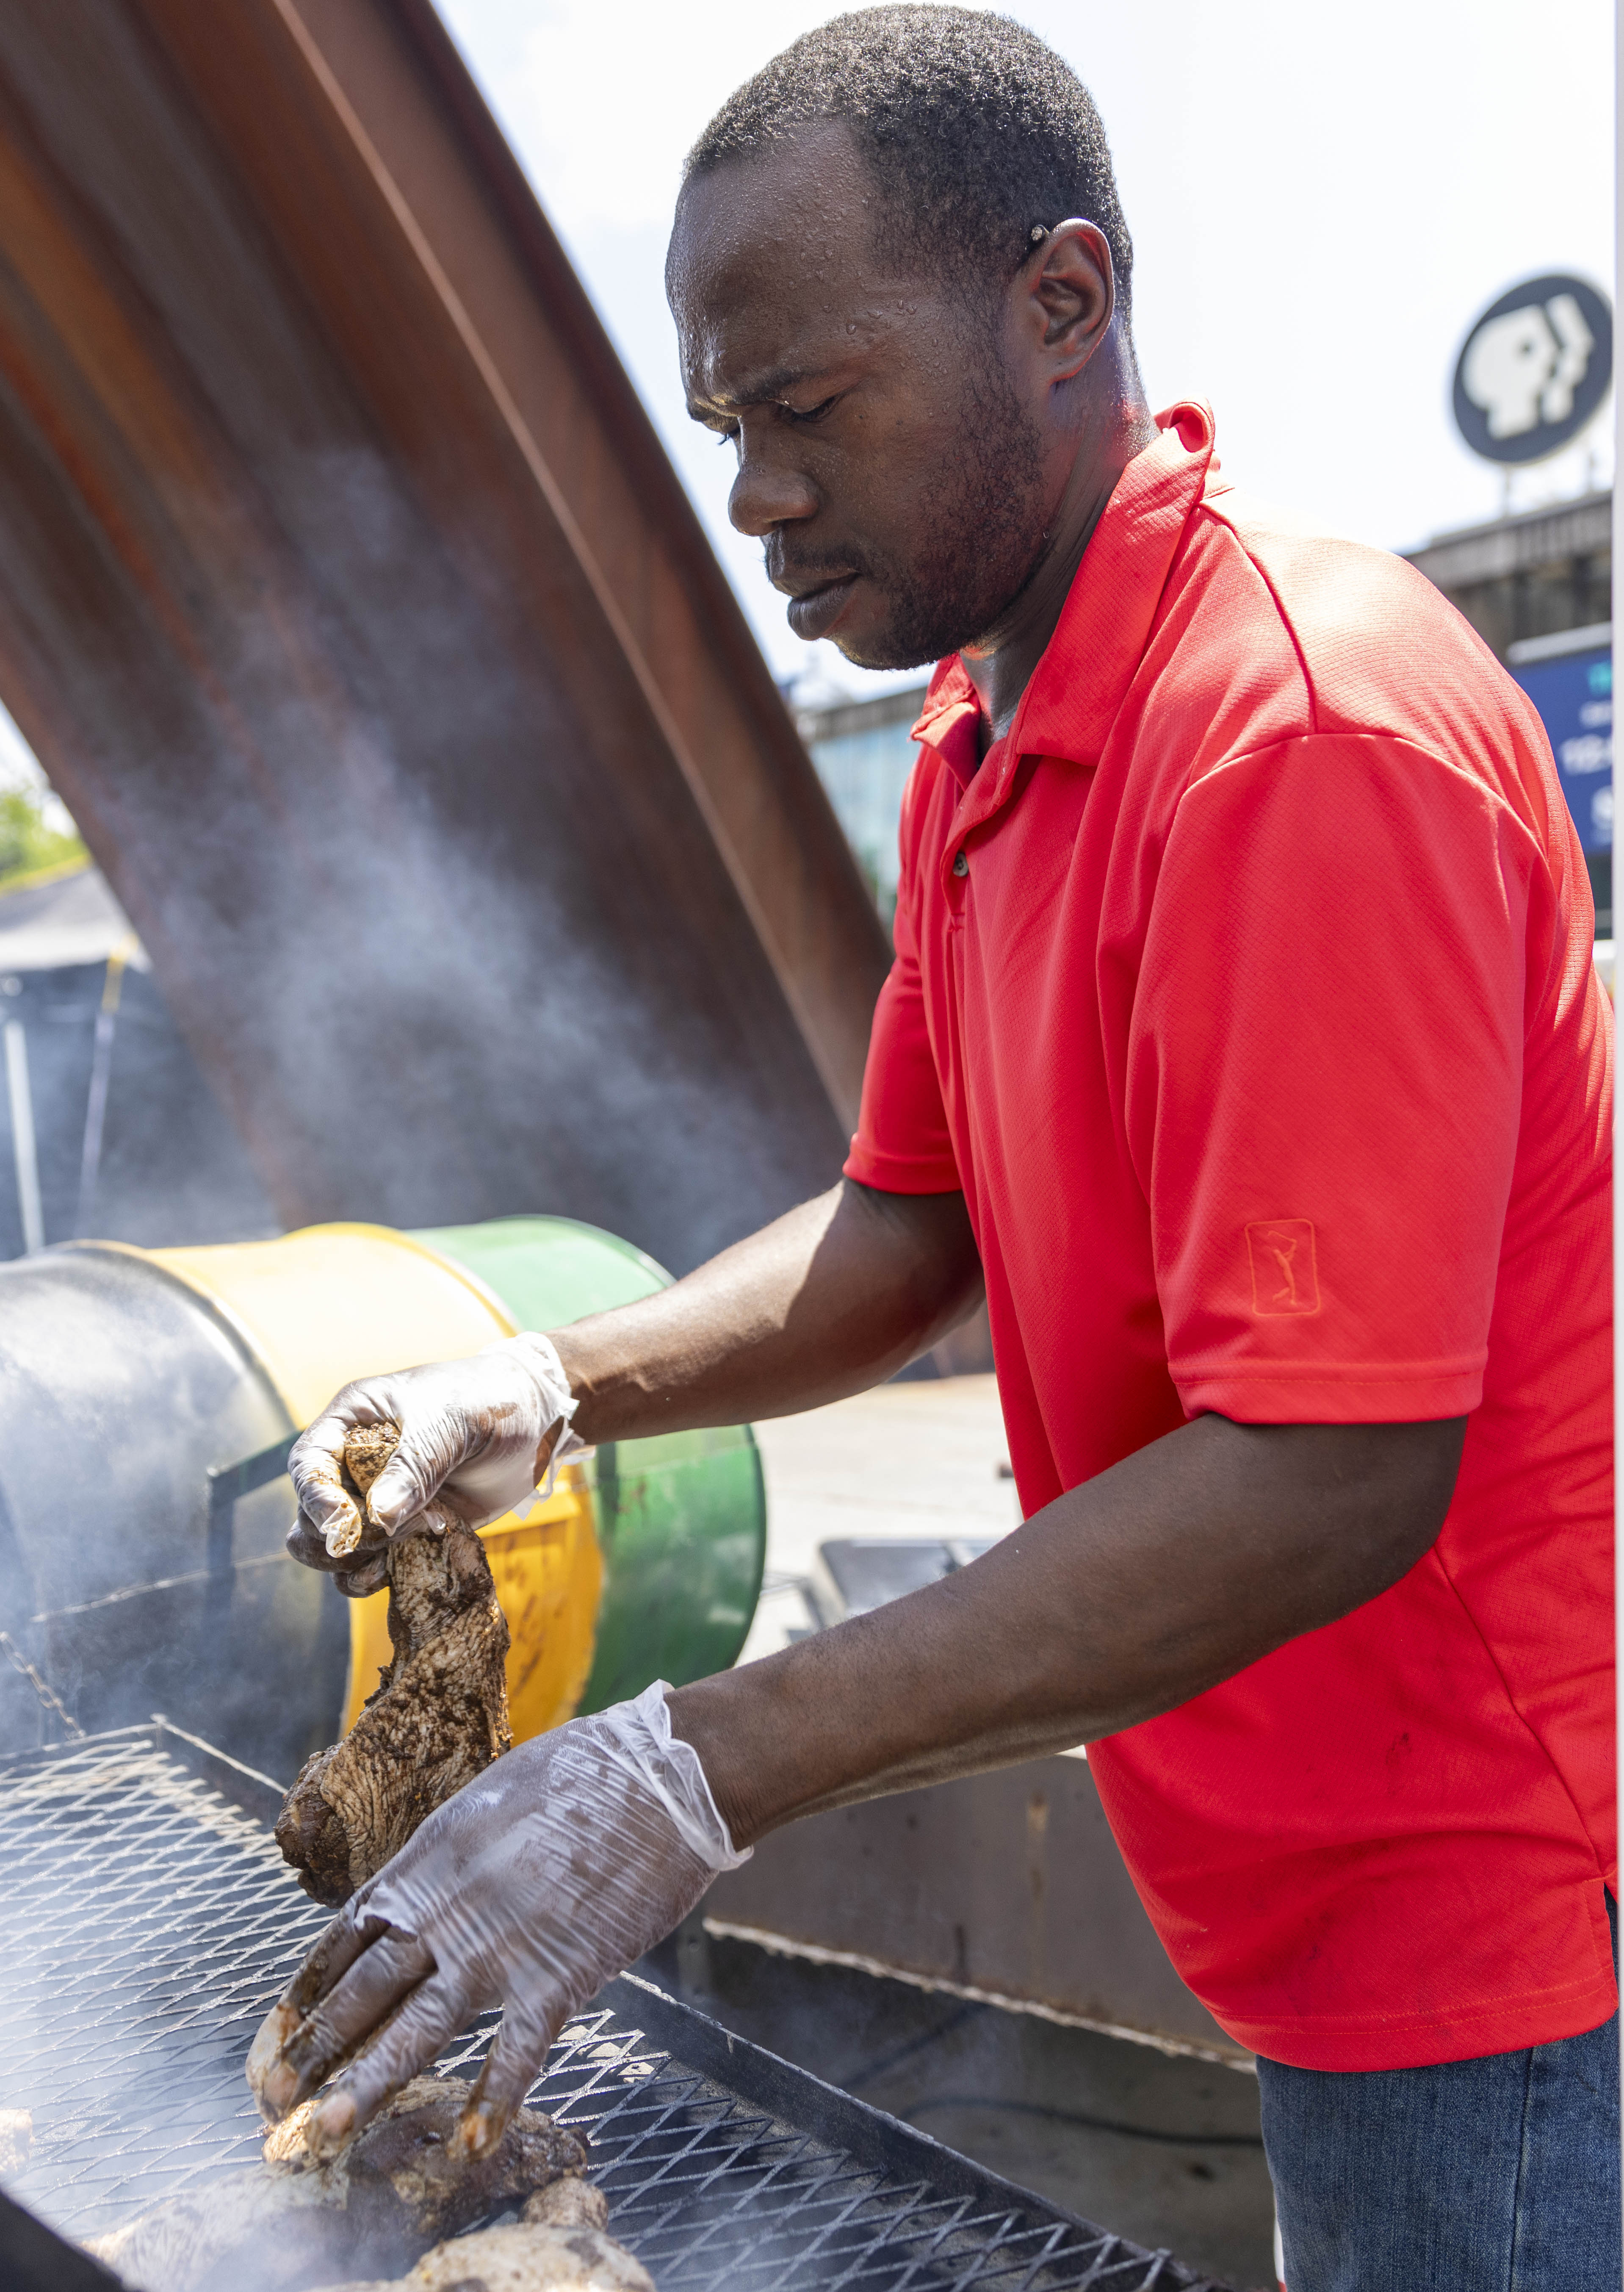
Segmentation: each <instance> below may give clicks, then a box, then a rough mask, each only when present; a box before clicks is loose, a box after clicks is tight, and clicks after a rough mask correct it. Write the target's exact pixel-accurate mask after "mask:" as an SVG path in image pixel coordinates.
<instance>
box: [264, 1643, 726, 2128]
mask: <svg viewBox="0 0 1624 2292" xmlns="http://www.w3.org/2000/svg"><path fill="white" fill-rule="evenodd" d="M665 1696H666V1684H665V1682H664V1681H663V1680H656V1681H655V1684H654V1685H653V1686H652V1687H650V1688H647V1689H646V1690H645V1691H644V1692H643V1693H642V1694H641V1695H639V1697H638V1698H637V1699H636V1701H635V1702H631V1703H617V1704H615V1706H614V1707H613V1708H612V1709H610V1710H607V1711H601V1712H599V1713H598V1714H597V1715H596V1716H595V1717H593V1718H591V1719H572V1720H571V1721H570V1722H569V1723H568V1724H567V1726H564V1727H559V1728H557V1729H555V1730H554V1731H552V1732H551V1734H547V1735H538V1736H536V1737H535V1739H533V1740H532V1741H530V1742H528V1743H521V1744H519V1746H518V1747H517V1748H516V1749H514V1750H511V1751H510V1752H508V1754H507V1755H506V1756H505V1757H503V1758H501V1759H498V1760H497V1761H496V1763H495V1764H494V1766H491V1767H488V1768H487V1769H486V1771H485V1773H484V1774H482V1775H479V1776H478V1777H476V1779H475V1780H473V1781H472V1782H470V1783H465V1784H464V1785H463V1787H462V1789H461V1790H460V1791H458V1792H456V1793H455V1795H454V1796H453V1797H451V1798H448V1799H447V1800H446V1802H445V1804H444V1805H443V1806H440V1807H438V1808H437V1809H436V1810H435V1812H433V1813H432V1814H431V1815H430V1817H429V1818H428V1820H427V1821H426V1822H424V1823H423V1825H422V1828H421V1829H419V1830H418V1831H417V1832H416V1833H415V1834H414V1836H412V1837H411V1838H409V1839H408V1840H407V1842H406V1844H405V1845H404V1846H403V1847H402V1848H401V1850H400V1852H399V1853H398V1854H397V1855H396V1856H395V1857H394V1858H393V1860H391V1861H389V1862H386V1863H385V1865H384V1866H383V1868H382V1870H380V1871H379V1873H378V1874H377V1876H376V1877H374V1878H372V1879H369V1880H368V1881H367V1883H366V1884H365V1885H364V1886H362V1887H361V1888H360V1889H359V1891H358V1893H356V1894H355V1896H354V1897H353V1898H352V1900H351V1901H349V1902H347V1903H346V1904H345V1906H344V1908H343V1909H342V1910H341V1911H340V1913H339V1915H338V1917H336V1918H335V1919H334V1922H333V1924H332V1925H330V1926H329V1927H328V1928H327V1931H326V1933H325V1934H324V1935H323V1936H322V1938H321V1940H320V1941H318V1943H317V1945H316V1947H315V1949H313V1950H312V1951H311V1952H310V1957H308V1958H307V1959H306V1960H305V1963H304V1965H302V1967H301V1969H300V1971H299V1973H297V1974H296V1975H295V1976H294V1978H293V1982H292V1984H291V1985H290V1987H289V1988H288V1989H287V1991H286V1993H285V1996H284V1997H283V1999H282V2002H281V2003H280V2005H278V2006H276V2007H275V2008H274V2010H273V2011H272V2013H271V2014H270V2015H269V2018H268V2019H267V2021H266V2022H265V2023H264V2025H263V2027H262V2028H261V2030H260V2033H259V2035H258V2037H257V2038H255V2039H254V2043H253V2051H252V2052H251V2053H250V2054H249V2056H248V2081H249V2084H250V2085H251V2086H253V2090H254V2096H255V2098H256V2099H257V2101H258V2102H259V2104H260V2107H261V2110H262V2111H263V2112H264V2114H265V2115H266V2116H267V2117H268V2118H270V2119H271V2121H272V2122H273V2123H275V2122H276V2121H277V2120H278V2119H279V2118H283V2117H285V2115H286V2114H287V2112H288V2110H290V2109H293V2108H294V2107H296V2106H297V2104H298V2103H299V2102H301V2101H302V2100H303V2099H304V2097H305V2096H306V2094H310V2093H312V2092H314V2090H315V2089H316V2087H317V2086H318V2085H319V2084H320V2083H321V2082H322V2080H323V2078H326V2077H327V2076H328V2075H330V2074H331V2072H332V2070H334V2067H335V2066H336V2064H337V2063H339V2062H342V2061H344V2060H346V2059H347V2058H348V2057H349V2056H350V2054H353V2053H354V2052H355V2049H356V2048H357V2046H361V2045H362V2044H363V2042H364V2041H366V2040H368V2039H369V2040H370V2042H368V2043H366V2046H365V2050H364V2051H363V2052H362V2053H361V2054H360V2055H359V2057H358V2059H356V2060H354V2061H353V2062H350V2067H349V2068H348V2069H347V2070H345V2071H344V2073H343V2075H342V2078H339V2079H338V2081H337V2083H336V2084H335V2085H334V2087H333V2089H332V2091H331V2092H330V2093H328V2094H326V2096H325V2097H324V2098H323V2100H322V2102H320V2104H319V2106H318V2109H317V2110H315V2111H314V2112H313V2114H312V2118H311V2124H310V2132H309V2134H308V2135H307V2141H308V2143H309V2145H310V2148H311V2149H312V2150H314V2151H315V2152H316V2153H317V2154H318V2156H332V2155H333V2154H334V2153H335V2152H336V2151H338V2150H339V2149H340V2148H342V2146H343V2144H344V2143H345V2142H346V2141H348V2140H349V2139H350V2135H352V2134H354V2133H356V2132H358V2130H359V2129H360V2127H362V2126H363V2125H365V2124H366V2121H367V2119H368V2118H371V2117H372V2116H373V2115H374V2113H375V2112H376V2111H377V2110H379V2109H381V2108H382V2105H383V2103H384V2102H385V2101H387V2100H388V2098H389V2096H390V2094H392V2093H394V2092H396V2091H398V2088H399V2087H400V2086H403V2085H404V2084H405V2083H406V2079H407V2078H411V2077H414V2076H416V2075H417V2073H418V2072H419V2070H423V2069H425V2068H427V2067H428V2065H429V2064H430V2062H432V2061H433V2060H434V2058H435V2056H436V2054H438V2053H439V2052H440V2051H441V2050H442V2049H443V2048H444V2047H445V2046H446V2045H447V2044H448V2043H449V2041H450V2040H451V2039H452V2038H454V2037H456V2036H457V2035H458V2034H459V2033H460V2032H461V2031H462V2030H465V2029H466V2028H467V2027H468V2024H469V2023H470V2021H471V2020H472V2019H473V2017H474V2015H475V2014H479V2013H482V2012H483V2011H484V2010H485V2009H486V2007H487V2006H494V2005H497V2004H498V2003H500V2004H501V2005H502V2007H503V2009H504V2010H503V2014H502V2026H501V2028H500V2029H499V2030H497V2033H496V2038H495V2042H494V2045H493V2046H492V2047H491V2051H490V2054H489V2056H488V2058H487V2060H486V2063H485V2067H484V2069H483V2070H482V2071H481V2072H480V2076H479V2080H478V2085H477V2086H475V2088H474V2092H473V2096H472V2098H471V2100H470V2102H469V2105H468V2109H467V2110H466V2112H465V2114H464V2116H463V2118H462V2124H461V2126H460V2127H459V2128H458V2137H459V2139H460V2140H461V2141H462V2143H463V2145H464V2147H465V2149H466V2151H467V2153H468V2154H469V2155H470V2156H472V2157H476V2158H478V2157H484V2156H487V2155H488V2154H489V2153H490V2151H492V2150H493V2149H494V2147H495V2145H496V2143H498V2142H499V2141H500V2140H501V2138H502V2134H503V2132H504V2131H505V2129H506V2127H507V2124H508V2120H509V2118H511V2116H512V2114H513V2111H514V2110H516V2109H517V2108H518V2107H519V2103H520V2102H522V2101H523V2100H524V2097H525V2094H526V2093H527V2091H528V2089H529V2087H530V2086H531V2085H532V2083H533V2082H534V2081H535V2078H536V2077H537V2075H538V2074H539V2072H540V2070H541V2067H542V2064H543V2062H544V2061H545V2059H546V2057H547V2051H548V2048H549V2046H551V2043H552V2041H553V2039H554V2038H556V2037H557V2035H558V2033H559V2030H560V2029H561V2028H562V2027H563V2025H564V2023H565V2022H567V2020H568V2018H569V2016H570V2015H571V2014H575V2013H578V2012H579V2011H580V2009H581V2007H582V2006H584V2005H586V2004H587V2002H588V2001H589V1999H591V1998H592V1997H595V1996H596V1995H597V1993H598V1991H599V1989H601V1988H602V1987H603V1985H604V1983H605V1982H606V1981H609V1980H611V1979H612V1978H613V1976H614V1975H615V1974H617V1973H621V1972H623V1969H624V1968H625V1967H626V1966H628V1965H631V1961H632V1960H633V1959H634V1958H636V1957H641V1955H642V1953H643V1952H644V1951H645V1950H646V1949H649V1948H651V1947H652V1945H653V1944H654V1943H655V1942H656V1941H660V1940H661V1939H662V1938H663V1936H664V1935H666V1934H668V1933H670V1932H671V1928H672V1927H673V1926H674V1925H677V1924H678V1923H679V1920H681V1919H682V1918H684V1917H687V1913H688V1912H689V1910H691V1909H693V1907H694V1905H695V1902H697V1901H698V1900H699V1898H700V1896H701V1895H702V1894H703V1893H704V1892H705V1890H706V1888H707V1887H708V1886H709V1885H710V1884H711V1881H712V1878H713V1877H714V1876H716V1874H717V1872H718V1871H719V1870H731V1869H734V1868H736V1867H737V1866H738V1864H739V1863H741V1862H744V1861H746V1860H748V1859H749V1855H750V1852H751V1850H750V1849H749V1848H746V1850H745V1852H744V1853H743V1854H736V1853H735V1852H734V1851H733V1842H732V1840H731V1838H730V1837H729V1836H728V1827H727V1825H726V1823H725V1822H724V1821H723V1820H722V1818H721V1816H720V1814H719V1813H718V1812H717V1808H716V1802H715V1801H714V1799H713V1798H712V1796H711V1788H710V1785H709V1784H708V1783H707V1782H706V1780H705V1775H704V1770H703V1767H702V1766H701V1764H700V1762H699V1754H698V1753H697V1752H696V1751H695V1749H694V1747H693V1746H692V1745H691V1744H688V1743H684V1742H680V1741H677V1740H674V1739H673V1738H672V1735H671V1715H670V1712H669V1711H668V1710H667V1708H666V1703H665Z"/></svg>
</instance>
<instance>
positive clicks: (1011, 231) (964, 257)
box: [683, 4, 1133, 319]
mask: <svg viewBox="0 0 1624 2292" xmlns="http://www.w3.org/2000/svg"><path fill="white" fill-rule="evenodd" d="M822 119H840V120H843V121H844V122H845V123H846V125H847V126H848V128H849V129H850V131H851V133H852V134H853V136H854V137H855V139H856V142H857V145H858V147H859V149H861V150H862V151H863V152H864V155H865V156H866V157H867V158H868V160H869V162H870V164H871V165H872V167H873V170H874V173H875V175H876V177H877V179H878V181H879V182H880V187H881V190H882V193H883V196H884V201H885V212H884V214H883V215H882V217H881V219H880V230H881V232H882V234H883V243H884V245H885V246H886V249H887V252H888V253H893V254H902V255H904V257H906V258H908V259H917V258H919V257H920V256H921V255H922V256H924V257H925V258H926V259H927V260H928V261H933V262H935V263H937V264H938V265H939V264H941V263H942V262H944V260H945V259H950V260H951V258H949V257H948V250H949V249H950V248H951V247H953V245H954V244H955V242H957V244H958V246H960V248H961V259H960V260H959V261H957V262H953V263H952V267H953V268H954V269H962V268H969V269H970V270H979V271H981V272H982V273H983V275H990V276H991V277H993V278H1000V279H1002V278H1009V277H1012V276H1013V274H1014V272H1015V271H1016V270H1017V268H1018V267H1019V265H1020V264H1021V262H1023V261H1024V260H1025V257H1026V255H1027V254H1030V253H1031V251H1032V247H1033V244H1034V241H1033V237H1032V234H1033V230H1034V228H1037V227H1039V226H1041V227H1042V228H1044V229H1047V228H1049V227H1050V226H1051V225H1053V224H1055V223H1057V222H1064V221H1065V218H1066V217H1067V216H1068V215H1080V216H1081V217H1082V218H1083V219H1084V220H1085V221H1086V222H1092V223H1097V225H1098V227H1099V229H1100V230H1102V231H1103V232H1104V233H1105V240H1106V243H1107V244H1108V246H1110V249H1111V260H1112V263H1113V268H1114V270H1115V272H1116V294H1117V303H1118V307H1119V308H1120V310H1121V311H1122V315H1123V318H1124V319H1126V317H1127V315H1128V310H1129V303H1130V279H1131V277H1132V272H1133V242H1132V240H1131V239H1130V238H1129V236H1128V225H1127V223H1126V222H1124V221H1123V219H1122V206H1121V203H1120V202H1119V200H1118V198H1117V195H1116V176H1115V174H1114V173H1113V169H1112V165H1111V150H1110V146H1109V145H1108V144H1107V142H1106V141H1105V128H1104V126H1103V125H1101V123H1100V117H1099V114H1098V112H1097V110H1096V109H1095V108H1094V99H1093V97H1092V96H1091V95H1090V94H1089V91H1088V89H1087V88H1086V87H1084V85H1082V82H1081V80H1080V79H1079V78H1078V77H1077V75H1076V73H1075V72H1074V71H1073V70H1072V69H1071V67H1070V65H1069V64H1065V63H1063V62H1062V61H1061V60H1060V58H1059V57H1058V56H1057V55H1056V53H1055V52H1054V51H1053V49H1052V48H1049V47H1046V46H1045V45H1044V44H1043V42H1042V41H1041V40H1040V39H1039V38H1038V36H1037V35H1036V34H1035V33H1033V32H1029V31H1027V30H1026V29H1025V28H1024V26H1022V25H1020V24H1017V23H1015V22H1013V21H1012V20H1011V19H1010V18H1009V17H1008V16H995V15H993V14H991V13H989V12H983V11H982V10H980V9H972V8H944V7H930V6H916V5H913V4H904V5H900V6H895V7H885V8H859V9H856V10H855V11H854V12H852V13H851V14H850V15H848V16H836V17H834V18H833V19H832V20H831V21H830V22H829V23H827V24H823V25H820V26H819V27H818V28H817V29H816V31H812V32H808V33H805V34H804V35H803V36H801V38H800V39H799V40H797V41H796V42H795V43H794V44H793V45H792V46H791V47H787V48H785V50H784V52H783V54H782V55H779V56H775V57H774V59H773V61H772V62H771V63H769V64H768V65H766V66H764V68H763V69H761V70H760V71H759V72H758V73H757V74H756V76H755V77H754V78H753V79H752V80H747V81H746V82H745V83H744V86H743V87H741V88H738V89H736V91H735V92H734V93H733V94H732V95H730V96H729V97H728V101H727V102H726V103H724V104H723V106H722V108H721V109H720V111H719V112H718V113H717V115H716V117H715V118H714V119H713V120H712V122H711V125H709V126H708V127H707V128H706V129H705V131H704V133H703V135H702V136H701V137H700V139H699V141H698V142H697V143H695V146H694V148H693V149H692V150H691V151H690V152H689V154H688V157H687V165H686V167H685V168H684V170H683V181H684V182H691V181H692V179H693V178H694V177H695V176H696V175H703V174H709V173H710V172H711V170H712V168H716V167H721V166H725V165H727V164H728V162H729V161H731V160H736V159H745V158H753V157H760V155H761V154H762V152H763V151H764V150H765V149H766V148H767V147H768V146H770V145H771V144H772V143H774V142H776V141H779V140H781V139H782V138H783V137H784V136H785V135H786V134H788V133H791V132H792V130H794V129H795V128H797V127H802V126H806V125H808V124H809V123H810V122H812V121H814V120H822Z"/></svg>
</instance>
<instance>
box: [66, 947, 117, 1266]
mask: <svg viewBox="0 0 1624 2292" xmlns="http://www.w3.org/2000/svg"><path fill="white" fill-rule="evenodd" d="M129 948H130V942H129V941H128V940H125V942H124V944H123V945H121V946H119V947H116V948H114V949H113V952H112V954H111V955H109V957H108V959H107V978H106V981H105V982H104V983H103V986H102V989H101V1008H100V1010H99V1011H98V1012H97V1013H96V1039H95V1045H94V1048H93V1049H92V1052H91V1061H90V1096H89V1098H88V1100H87V1101H86V1102H85V1108H84V1150H83V1152H82V1153H81V1155H80V1157H79V1203H78V1207H77V1209H76V1211H75V1212H74V1220H73V1230H74V1232H75V1233H76V1234H77V1235H81V1236H82V1235H84V1234H86V1233H88V1232H89V1231H90V1221H91V1214H92V1211H93V1210H94V1208H95V1207H96V1182H97V1180H98V1179H99V1178H100V1174H101V1137H102V1133H103V1131H104V1129H105V1128H106V1126H107V1094H108V1085H109V1083H110V1082H111V1080H112V1077H113V1031H114V1029H115V1028H116V1027H117V1024H118V998H119V997H120V995H121V994H122V993H123V991H124V972H125V963H126V962H127V961H128V959H129Z"/></svg>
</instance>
